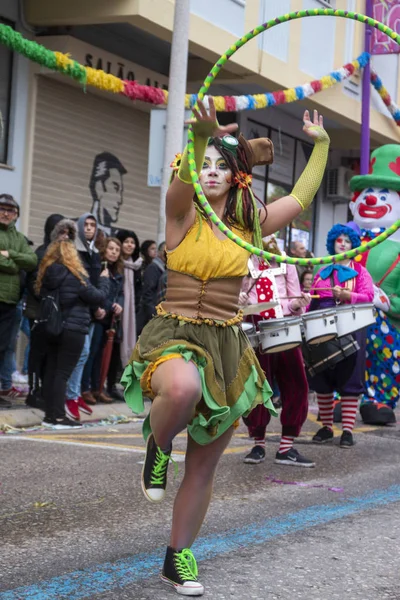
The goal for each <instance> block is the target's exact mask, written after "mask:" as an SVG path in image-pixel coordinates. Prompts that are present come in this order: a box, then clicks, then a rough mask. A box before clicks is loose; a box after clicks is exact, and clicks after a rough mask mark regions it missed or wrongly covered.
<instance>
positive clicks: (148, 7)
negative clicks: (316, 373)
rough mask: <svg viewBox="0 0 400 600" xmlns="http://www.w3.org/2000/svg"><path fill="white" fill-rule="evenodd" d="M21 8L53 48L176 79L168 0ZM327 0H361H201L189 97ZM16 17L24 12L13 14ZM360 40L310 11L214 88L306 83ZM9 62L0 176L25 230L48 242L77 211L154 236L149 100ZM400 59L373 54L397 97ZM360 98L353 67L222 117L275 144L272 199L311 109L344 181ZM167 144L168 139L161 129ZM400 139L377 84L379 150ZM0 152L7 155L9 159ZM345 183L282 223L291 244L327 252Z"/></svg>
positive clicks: (341, 23)
mask: <svg viewBox="0 0 400 600" xmlns="http://www.w3.org/2000/svg"><path fill="white" fill-rule="evenodd" d="M188 1H189V0H188ZM17 4H18V3H17V2H15V3H14V2H11V0H10V1H8V2H7V1H5V0H0V17H1V18H5V19H7V18H10V17H11V18H12V17H13V15H12V14H10V12H8V13H7V11H6V10H5V8H7V6H8V8H10V7H12V6H14V5H17ZM20 4H21V5H23V7H24V9H25V14H24V15H23V18H24V21H25V20H26V21H28V22H29V27H30V30H31V31H30V32H28V35H30V36H34V37H35V39H36V40H37V41H38V42H40V43H41V44H43V45H45V46H46V47H48V48H50V49H53V50H59V51H60V52H69V53H70V54H71V56H72V57H73V58H74V59H76V60H78V61H79V62H81V63H82V64H86V65H88V66H92V67H95V68H100V69H103V70H105V71H106V72H111V73H113V74H114V75H117V76H120V77H122V78H126V79H135V80H137V81H139V83H148V84H151V85H156V86H158V87H163V86H164V87H166V86H168V67H169V56H170V44H171V39H172V27H173V14H174V2H173V1H172V0H146V1H145V2H144V1H140V0H130V1H129V2H125V3H113V2H109V0H82V1H81V2H80V3H63V4H62V5H60V3H56V2H52V1H51V0H25V2H23V3H22V2H21V3H20ZM328 6H329V7H332V8H342V9H346V10H353V11H356V12H361V13H362V12H364V9H365V0H330V1H328V0H247V2H245V1H244V0H218V2H212V1H211V0H191V3H190V7H191V21H190V33H189V67H188V82H187V90H188V92H191V93H194V92H196V91H197V90H198V89H199V87H200V84H201V82H202V81H203V79H204V78H205V76H206V75H207V73H208V72H209V70H210V67H211V66H212V64H214V62H216V60H217V59H218V58H219V56H220V55H222V54H223V53H224V52H225V50H226V49H227V48H228V47H229V46H231V44H232V43H233V42H234V41H235V40H236V39H237V38H238V37H240V36H242V35H243V34H244V33H246V32H247V31H249V30H250V29H252V28H254V27H255V26H256V25H258V24H259V23H261V22H265V21H267V20H268V19H271V18H274V17H277V16H279V15H282V14H285V13H288V12H291V11H294V10H300V9H312V8H321V7H328ZM4 7H5V8H4ZM18 18H19V17H18V14H17V15H15V14H14V19H15V21H14V22H15V23H17V22H18ZM363 44H364V27H363V25H361V24H360V23H356V22H354V21H350V20H348V19H339V18H337V19H333V18H331V17H310V18H307V19H302V20H301V21H300V20H299V21H291V22H289V23H284V24H281V25H279V26H277V27H275V28H273V29H271V30H270V31H267V32H265V33H263V34H261V35H260V36H258V37H257V38H256V39H254V40H252V41H251V42H249V43H248V44H246V45H245V46H244V47H243V48H242V49H241V50H240V51H238V52H237V53H236V54H235V55H234V56H233V57H232V59H231V60H230V61H229V62H228V63H227V65H226V66H225V67H224V69H223V70H222V71H221V73H220V75H219V77H218V80H217V81H216V82H215V84H214V85H213V87H212V88H211V90H210V91H211V93H214V94H221V95H238V94H251V93H260V92H266V91H275V90H278V89H285V88H289V87H295V86H298V85H302V84H304V83H306V82H309V81H311V80H313V79H319V78H321V77H322V76H324V75H327V74H329V72H331V71H332V70H335V69H338V68H340V67H341V66H342V65H344V64H346V63H347V62H349V61H351V60H353V59H355V58H356V57H357V56H358V55H359V54H361V52H362V50H363ZM1 51H3V48H0V52H1ZM13 60H14V64H13V81H12V91H13V93H11V96H10V101H9V105H10V115H11V119H10V122H9V135H8V155H7V156H8V158H7V161H6V162H5V164H3V165H2V166H0V169H1V170H0V177H1V183H2V188H3V189H4V190H5V191H7V192H10V193H14V194H15V196H16V197H17V198H19V199H20V200H21V204H22V205H23V207H24V209H25V210H24V211H23V216H22V218H21V227H22V229H23V231H24V232H25V233H27V234H28V235H29V237H30V238H31V239H33V241H34V242H35V243H38V242H39V241H40V240H41V238H42V232H43V224H44V220H45V218H46V216H47V215H48V214H50V213H51V212H61V213H63V214H66V215H68V216H71V217H76V216H78V215H79V214H82V213H83V212H86V211H94V212H95V213H96V214H97V215H98V216H99V219H100V221H101V223H102V225H103V226H104V227H105V228H110V227H124V226H126V227H129V228H132V229H134V230H135V231H136V232H137V234H138V236H139V238H140V239H141V240H144V239H146V238H147V239H155V238H156V235H157V225H158V214H159V202H160V188H159V187H157V182H156V183H155V185H151V186H149V185H148V183H149V181H148V158H149V134H150V113H151V111H150V108H149V105H146V104H143V103H138V102H137V103H132V102H131V101H128V100H126V99H124V98H121V97H118V96H115V95H111V94H106V93H103V92H97V91H93V90H92V89H90V88H88V89H87V90H85V91H84V90H82V88H81V87H80V86H78V85H77V84H75V83H74V82H73V81H72V80H70V79H69V78H67V77H62V76H60V75H56V74H54V73H50V72H45V71H44V70H43V69H41V68H40V67H37V66H36V65H33V64H28V63H27V61H25V60H24V59H22V58H20V57H17V56H14V57H13ZM398 60H399V59H398V55H389V56H387V55H386V56H379V57H374V59H373V64H374V66H375V68H376V69H377V71H378V73H379V75H380V76H381V78H382V79H383V81H384V83H385V86H386V87H387V88H388V90H389V92H390V93H391V95H392V97H393V99H394V100H395V101H400V82H399V76H398V74H399V68H398V67H399V65H398ZM360 98H361V77H360V75H359V74H357V75H355V76H353V77H352V78H351V79H349V80H347V81H346V82H345V83H343V84H338V85H337V86H335V87H334V88H331V89H329V90H326V91H324V92H321V93H318V94H316V95H314V96H313V97H312V98H310V99H308V100H303V101H300V102H296V103H293V104H290V105H280V106H276V107H270V108H267V109H262V110H255V111H243V112H240V113H236V114H229V115H228V114H223V115H221V119H222V118H223V119H225V121H224V122H226V121H229V120H230V119H232V120H237V121H238V122H239V124H240V128H241V130H242V131H243V132H244V134H245V135H246V136H248V137H256V136H264V135H267V136H269V137H271V138H272V140H273V142H274V144H275V157H276V158H275V163H274V164H273V165H272V166H271V167H269V169H267V168H258V169H256V170H255V172H254V184H253V185H254V189H255V192H256V193H257V194H258V196H259V197H260V198H261V199H263V200H264V201H266V202H271V201H273V200H274V199H275V198H276V197H279V195H281V194H284V193H287V192H290V190H291V188H292V186H293V183H294V181H295V180H296V178H297V177H298V175H299V173H300V172H301V170H302V168H303V167H304V164H305V162H306V161H307V159H308V157H309V154H310V151H311V148H312V147H311V146H310V144H309V141H308V138H307V137H306V136H305V135H304V134H303V132H302V113H303V111H304V109H305V108H309V109H310V110H312V109H313V108H317V109H318V110H319V111H320V112H322V113H323V114H324V116H325V118H326V127H327V129H328V131H329V134H330V136H331V140H332V150H331V153H330V159H329V169H334V170H335V173H336V176H337V177H339V179H340V182H341V183H344V180H345V179H346V177H348V176H349V169H350V167H351V166H353V165H354V164H357V161H358V160H359V154H360V152H359V147H360V125H361V102H360ZM1 101H2V102H3V99H2V100H1ZM1 108H2V112H3V119H4V109H3V105H2V106H1ZM160 110H162V109H160ZM159 139H160V145H161V144H162V140H163V131H162V129H160V132H159ZM399 139H400V136H399V132H398V128H397V127H396V126H395V124H394V122H393V120H392V119H391V117H390V115H389V113H388V111H387V109H386V108H385V106H384V105H383V103H382V101H381V99H380V98H379V96H377V94H376V92H373V93H372V98H371V146H372V147H376V146H379V145H381V144H383V143H397V142H398V141H399ZM156 140H157V137H156ZM153 144H154V138H153ZM179 150H180V148H177V152H178V151H179ZM172 158H173V157H171V160H172ZM0 161H1V162H3V163H4V161H3V160H2V159H1V157H0ZM2 167H4V168H2ZM3 174H4V177H3ZM335 181H336V180H335ZM342 188H343V186H341V188H340V189H339V190H336V192H335V190H333V191H332V190H331V189H329V190H327V188H326V183H324V185H323V186H321V189H320V191H319V193H318V196H317V199H316V201H315V202H314V205H313V207H312V209H310V210H309V211H308V212H307V213H306V214H303V215H301V217H300V218H299V219H298V220H297V221H296V222H295V223H293V224H292V226H291V227H289V228H287V229H286V230H285V231H282V232H280V237H281V239H282V241H283V242H284V243H285V244H290V241H292V240H294V239H302V240H304V241H305V242H306V244H307V245H308V247H309V248H310V249H312V250H313V251H314V253H315V254H317V255H323V254H325V253H326V251H325V248H324V243H325V237H326V233H327V231H328V230H329V228H330V227H331V226H332V224H333V223H334V222H337V221H344V220H346V219H347V216H348V214H347V204H348V200H349V196H348V192H347V191H346V190H345V192H343V189H345V188H343V189H342ZM328 192H329V193H328Z"/></svg>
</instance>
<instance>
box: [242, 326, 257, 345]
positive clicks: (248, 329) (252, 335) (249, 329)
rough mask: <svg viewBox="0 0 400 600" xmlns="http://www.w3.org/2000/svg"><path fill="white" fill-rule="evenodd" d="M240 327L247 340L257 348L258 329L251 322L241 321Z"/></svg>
mask: <svg viewBox="0 0 400 600" xmlns="http://www.w3.org/2000/svg"><path fill="white" fill-rule="evenodd" d="M242 329H243V331H244V332H245V334H246V335H247V337H248V338H249V342H250V344H251V346H252V347H253V348H258V344H259V339H258V331H257V330H256V326H255V325H253V323H242Z"/></svg>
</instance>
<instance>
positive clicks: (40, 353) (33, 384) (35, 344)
mask: <svg viewBox="0 0 400 600" xmlns="http://www.w3.org/2000/svg"><path fill="white" fill-rule="evenodd" d="M63 219H64V217H63V216H62V215H59V214H57V213H54V214H51V215H49V216H48V217H47V219H46V222H45V224H44V238H43V244H42V245H41V246H39V247H38V248H37V249H36V250H35V254H36V256H37V257H38V262H37V266H36V269H35V270H34V271H31V272H30V273H28V274H27V276H26V281H25V283H26V303H25V310H24V316H25V317H27V318H28V319H29V327H30V330H31V335H30V347H29V358H28V384H29V393H28V396H27V398H26V401H25V403H26V404H27V406H31V407H32V408H43V401H42V398H41V385H42V380H43V372H44V365H45V359H46V344H45V342H44V340H43V336H42V335H40V334H38V332H37V329H35V328H33V324H34V322H35V319H37V317H38V314H39V306H40V299H39V298H38V297H37V296H36V294H35V290H34V286H35V282H36V279H37V274H38V270H39V266H40V263H41V261H42V258H43V256H44V255H45V254H46V250H47V248H48V247H49V245H50V244H51V241H52V240H51V234H52V232H53V230H54V228H55V227H56V225H57V224H58V223H59V222H60V221H62V220H63ZM75 235H76V230H75V233H74V234H71V236H75Z"/></svg>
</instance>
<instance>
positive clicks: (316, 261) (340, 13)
mask: <svg viewBox="0 0 400 600" xmlns="http://www.w3.org/2000/svg"><path fill="white" fill-rule="evenodd" d="M325 16H326V17H342V18H345V19H353V20H354V21H359V22H360V23H364V24H365V25H370V26H372V27H375V29H379V31H381V32H383V33H385V34H386V35H387V36H389V37H390V38H392V39H393V40H395V42H397V43H398V44H399V45H400V35H398V34H397V33H396V32H395V31H393V30H392V29H390V27H387V26H386V25H384V24H383V23H380V22H379V21H376V20H375V19H371V18H370V17H367V16H366V15H360V14H359V13H354V12H349V11H347V10H334V9H332V8H316V9H313V10H299V11H297V12H292V13H288V14H286V15H283V16H282V17H278V18H276V19H271V20H270V21H268V22H267V23H264V24H263V25H259V26H258V27H256V28H255V29H252V31H249V33H247V34H246V35H244V36H243V37H242V38H240V39H239V40H238V41H237V42H236V43H235V44H233V45H232V46H231V47H230V48H229V49H228V50H227V52H225V54H223V55H222V56H221V58H220V59H219V60H218V61H217V62H216V63H215V65H214V66H213V68H212V69H211V71H210V73H209V74H208V75H207V77H206V79H205V81H204V83H203V85H202V87H201V88H200V91H199V93H198V98H199V100H202V99H203V98H204V96H205V94H206V93H207V91H208V89H209V87H210V85H211V83H212V82H213V81H214V79H215V78H216V76H217V75H218V73H219V72H220V70H221V69H222V67H223V66H224V65H225V64H226V62H227V61H228V60H229V59H230V58H231V56H233V55H234V54H235V52H236V51H237V50H239V48H241V47H242V46H244V45H245V44H246V43H247V42H249V41H250V40H252V39H253V38H255V37H256V36H257V35H259V34H260V33H262V32H263V31H266V30H267V29H271V28H272V27H275V26H276V25H280V24H281V23H286V22H287V21H291V20H293V19H302V18H303V17H325ZM193 142H194V134H193V130H192V127H189V133H188V154H189V167H190V175H191V177H192V181H193V186H194V189H195V191H196V194H197V197H198V199H199V202H200V204H201V206H202V207H203V208H204V210H205V212H206V213H207V215H208V217H209V218H210V220H211V222H212V223H214V224H215V225H217V227H218V229H219V230H220V231H222V233H224V234H225V235H226V236H227V237H228V238H229V239H230V240H232V241H233V242H235V243H236V244H238V245H239V246H241V247H242V248H245V249H246V250H247V251H248V252H250V253H251V254H256V255H257V256H262V257H263V258H266V259H272V258H274V259H275V260H276V261H277V262H280V263H281V262H286V263H289V264H292V265H296V264H298V265H303V266H308V265H324V264H330V263H335V262H337V261H340V260H343V259H346V258H353V257H354V256H356V255H358V254H362V253H363V252H367V250H369V249H371V248H374V247H375V246H377V245H378V244H380V243H381V242H383V241H384V240H386V239H387V238H388V237H389V236H390V235H392V234H393V233H394V232H395V231H397V229H399V227H400V220H398V221H396V222H395V223H394V224H393V225H392V226H391V227H389V228H388V229H386V231H384V232H383V233H381V234H380V235H379V236H377V237H376V238H375V239H374V240H371V241H370V242H368V243H367V244H365V245H364V246H360V247H359V248H353V249H352V250H350V251H349V252H343V253H342V254H336V255H335V256H324V257H320V258H310V259H307V258H291V257H288V256H285V257H282V256H275V255H274V254H271V253H270V252H266V251H265V250H260V248H255V247H254V246H252V245H251V244H249V243H248V242H245V241H244V240H242V239H241V238H240V237H238V236H237V235H235V234H234V233H233V232H232V231H231V230H230V229H228V227H226V225H224V223H223V222H222V221H221V220H220V219H219V218H218V217H217V215H216V214H215V213H214V211H213V209H212V208H211V206H210V204H209V203H208V202H207V199H206V197H205V195H204V193H203V190H202V188H201V185H200V182H199V176H198V173H197V171H196V162H195V157H194V144H193Z"/></svg>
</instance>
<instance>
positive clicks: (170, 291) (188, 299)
mask: <svg viewBox="0 0 400 600" xmlns="http://www.w3.org/2000/svg"><path fill="white" fill-rule="evenodd" d="M167 282H168V283H167V294H166V299H165V301H164V302H163V303H162V308H163V309H164V310H165V311H166V312H169V313H175V314H178V315H182V316H184V317H190V318H193V319H204V318H206V319H217V320H221V321H227V320H228V319H232V317H234V316H235V315H236V314H237V312H238V298H239V293H240V288H241V285H242V277H227V278H225V279H209V280H208V281H202V280H201V279H195V278H194V277H191V276H190V275H185V274H184V273H178V272H177V271H170V270H168V279H167Z"/></svg>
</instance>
